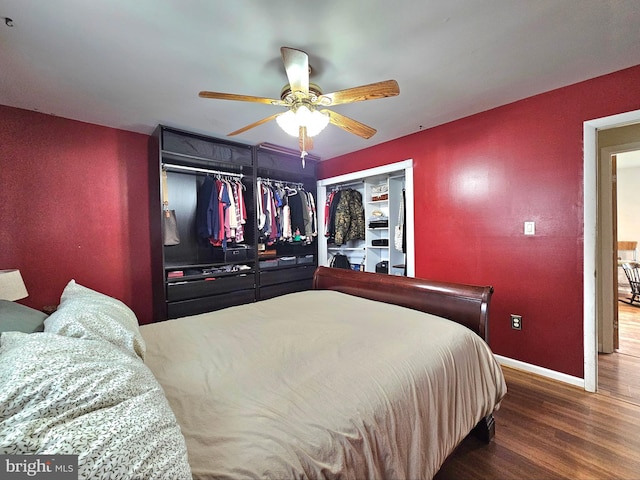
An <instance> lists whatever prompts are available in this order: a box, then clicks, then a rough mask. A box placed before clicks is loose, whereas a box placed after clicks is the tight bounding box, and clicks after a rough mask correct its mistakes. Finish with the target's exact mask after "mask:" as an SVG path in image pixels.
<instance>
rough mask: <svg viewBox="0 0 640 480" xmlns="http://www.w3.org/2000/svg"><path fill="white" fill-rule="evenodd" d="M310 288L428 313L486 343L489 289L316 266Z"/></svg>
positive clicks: (490, 292)
mask: <svg viewBox="0 0 640 480" xmlns="http://www.w3.org/2000/svg"><path fill="white" fill-rule="evenodd" d="M313 289H315V290H336V291H338V292H342V293H347V294H349V295H355V296H358V297H363V298H368V299H371V300H377V301H379V302H385V303H392V304H395V305H400V306H403V307H407V308H412V309H414V310H419V311H421V312H427V313H431V314H433V315H437V316H439V317H443V318H447V319H449V320H452V321H454V322H457V323H460V324H462V325H464V326H465V327H468V328H470V329H471V330H473V331H474V332H476V333H477V334H478V335H480V336H481V337H482V338H484V340H485V341H486V342H487V343H488V342H489V303H490V301H491V295H492V294H493V287H491V286H476V285H464V284H458V283H446V282H437V281H433V280H424V279H420V278H411V277H400V276H394V275H385V274H380V273H368V272H356V271H353V270H347V269H340V268H329V267H318V268H317V269H316V271H315V273H314V274H313Z"/></svg>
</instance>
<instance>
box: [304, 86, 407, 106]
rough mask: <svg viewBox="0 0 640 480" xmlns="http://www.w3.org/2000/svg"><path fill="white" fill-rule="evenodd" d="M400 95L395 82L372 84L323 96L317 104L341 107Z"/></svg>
mask: <svg viewBox="0 0 640 480" xmlns="http://www.w3.org/2000/svg"><path fill="white" fill-rule="evenodd" d="M399 93H400V87H399V86H398V82H396V81H395V80H385V81H384V82H377V83H370V84H369V85H362V86H360V87H353V88H347V89H346V90H340V91H338V92H333V93H326V94H324V95H321V96H320V98H319V99H318V101H317V102H316V103H318V104H320V105H324V106H329V105H340V104H343V103H354V102H362V101H364V100H375V99H377V98H385V97H395V96H396V95H398V94H399Z"/></svg>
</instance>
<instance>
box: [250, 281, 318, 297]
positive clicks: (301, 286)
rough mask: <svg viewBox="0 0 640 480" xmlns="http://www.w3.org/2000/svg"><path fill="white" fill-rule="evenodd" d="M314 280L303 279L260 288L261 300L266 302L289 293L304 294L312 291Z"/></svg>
mask: <svg viewBox="0 0 640 480" xmlns="http://www.w3.org/2000/svg"><path fill="white" fill-rule="evenodd" d="M312 283H313V279H311V278H308V279H303V280H298V281H295V282H288V283H279V284H277V285H270V286H267V287H260V300H266V299H267V298H273V297H279V296H280V295H285V294H287V293H293V292H302V291H304V290H311V285H312Z"/></svg>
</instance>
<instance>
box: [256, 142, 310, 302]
mask: <svg viewBox="0 0 640 480" xmlns="http://www.w3.org/2000/svg"><path fill="white" fill-rule="evenodd" d="M316 163H317V162H316V161H314V160H313V159H312V158H311V159H310V158H309V157H307V158H306V161H305V165H304V167H303V165H302V162H301V160H300V155H297V154H289V153H285V152H283V151H281V150H280V149H278V147H276V146H272V145H265V144H263V145H260V146H258V147H257V148H256V172H257V178H258V179H259V180H260V181H264V180H266V181H271V182H272V183H279V184H282V185H284V186H288V187H291V188H293V189H295V188H296V187H300V188H302V189H303V190H305V191H306V192H312V194H313V197H314V199H315V196H316V171H315V168H316ZM316 200H317V199H316ZM315 206H316V208H318V206H317V205H315ZM315 218H316V223H317V215H316V216H315ZM316 227H317V225H316ZM294 229H295V227H294ZM316 230H317V229H316ZM260 233H261V232H260V229H258V247H259V248H258V253H257V254H258V258H259V262H258V290H257V292H258V296H257V299H258V300H265V299H267V298H271V297H276V296H278V295H283V294H285V293H291V292H297V291H302V290H309V289H310V288H311V282H312V279H313V272H314V270H315V268H316V266H317V264H318V256H317V253H318V239H317V232H315V233H316V234H315V235H313V236H311V235H309V236H308V238H307V239H305V240H300V241H276V242H274V243H273V244H271V245H265V243H264V239H263V238H261V236H260ZM302 233H303V234H304V233H305V232H302ZM303 236H304V235H303Z"/></svg>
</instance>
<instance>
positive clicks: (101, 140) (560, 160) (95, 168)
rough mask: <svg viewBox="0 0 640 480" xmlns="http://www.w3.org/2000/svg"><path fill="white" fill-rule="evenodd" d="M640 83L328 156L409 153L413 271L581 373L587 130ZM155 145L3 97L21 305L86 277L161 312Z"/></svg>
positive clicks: (346, 161) (328, 166)
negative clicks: (518, 325)
mask: <svg viewBox="0 0 640 480" xmlns="http://www.w3.org/2000/svg"><path fill="white" fill-rule="evenodd" d="M638 85H640V66H637V67H634V68H631V69H627V70H623V71H621V72H617V73H614V74H611V75H607V76H604V77H599V78H596V79H593V80H589V81H586V82H582V83H579V84H576V85H572V86H569V87H565V88H562V89H558V90H554V91H552V92H549V93H545V94H543V95H538V96H535V97H531V98H528V99H525V100H522V101H519V102H515V103H513V104H510V105H506V106H503V107H500V108H496V109H494V110H490V111H487V112H484V113H481V114H478V115H474V116H471V117H467V118H464V119H462V120H458V121H456V122H452V123H449V124H446V125H442V126H439V127H436V128H433V129H430V130H426V131H424V132H420V133H416V134H414V135H410V136H407V137H404V138H400V139H398V140H395V141H391V142H388V143H385V144H382V145H379V146H376V147H372V148H370V149H367V150H363V151H360V152H356V153H354V154H351V155H346V156H344V157H340V158H336V159H332V160H328V161H326V162H322V163H321V164H320V174H321V177H322V178H327V177H331V176H334V175H339V174H343V173H349V172H352V171H357V170H360V169H365V168H370V167H374V166H378V165H382V164H385V163H390V162H395V161H399V160H404V159H407V158H413V159H414V164H415V168H414V179H415V202H416V211H417V212H418V214H417V216H416V219H415V225H416V232H417V238H416V250H417V252H416V275H417V276H418V277H423V278H433V279H441V280H451V281H459V282H467V283H482V284H492V285H493V286H494V287H495V294H494V297H493V303H492V311H491V346H492V348H493V349H494V350H495V352H496V353H498V354H501V355H504V356H507V357H510V358H514V359H518V360H522V361H524V362H528V363H532V364H535V365H540V366H543V367H546V368H550V369H553V370H557V371H560V372H564V373H567V374H569V375H575V376H578V377H582V376H583V360H582V357H583V343H582V336H583V332H582V330H583V314H582V305H583V293H582V290H583V284H582V270H583V254H582V244H583V242H582V239H583V200H582V195H583V191H582V176H583V172H582V161H583V159H582V125H583V122H584V121H585V120H590V119H594V118H599V117H603V116H607V115H612V114H615V113H621V112H625V111H630V110H636V109H640V88H639V87H638ZM380 101H385V100H380ZM147 140H148V137H146V136H144V135H139V134H135V133H129V132H125V131H121V130H115V129H111V128H105V127H99V126H95V125H89V124H86V123H81V122H76V121H72V120H66V119H62V118H58V117H53V116H49V115H43V114H39V113H34V112H30V111H26V110H19V109H14V108H9V107H2V106H0V186H1V189H0V268H19V269H20V270H21V271H22V273H23V276H24V279H25V282H26V284H27V288H28V289H29V292H30V296H29V297H28V298H27V299H25V300H24V301H23V303H25V304H27V305H30V306H33V307H36V308H40V307H41V306H43V305H47V304H54V303H57V301H58V299H59V296H60V293H61V291H62V289H63V288H64V285H65V284H66V283H67V282H68V281H69V280H70V279H71V278H75V279H76V280H77V281H78V282H79V283H82V284H85V285H86V286H88V287H91V288H94V289H97V290H100V291H103V292H105V293H107V294H109V295H112V296H115V297H117V298H120V299H122V300H123V301H124V302H125V303H127V304H128V305H129V306H131V307H132V308H133V310H134V311H135V312H136V314H137V315H138V317H139V319H140V321H141V323H146V322H148V321H150V320H151V315H152V313H151V312H152V299H151V267H150V263H151V254H150V239H149V237H150V236H149V213H148V202H149V189H148V180H147V178H148V171H147V168H148V167H147ZM527 220H533V221H535V222H536V235H535V236H534V237H525V236H524V235H523V234H522V232H523V222H524V221H527ZM510 313H517V314H520V315H522V316H523V330H522V331H521V332H516V331H514V330H512V329H511V328H510V325H509V314H510Z"/></svg>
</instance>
